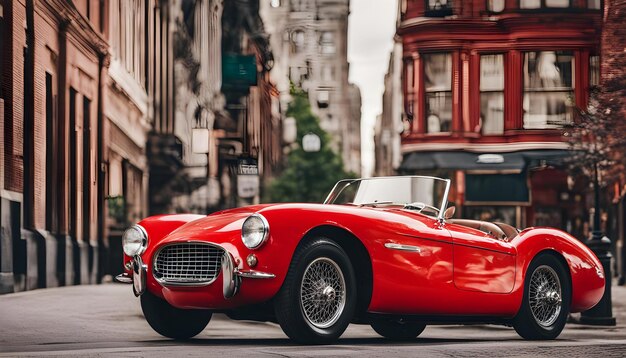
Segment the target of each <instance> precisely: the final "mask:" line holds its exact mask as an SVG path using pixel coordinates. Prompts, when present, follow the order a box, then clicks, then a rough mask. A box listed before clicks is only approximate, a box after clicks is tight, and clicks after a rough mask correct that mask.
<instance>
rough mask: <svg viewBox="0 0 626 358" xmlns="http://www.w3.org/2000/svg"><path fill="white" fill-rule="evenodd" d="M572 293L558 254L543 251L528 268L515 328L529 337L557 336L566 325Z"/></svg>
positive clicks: (551, 337)
mask: <svg viewBox="0 0 626 358" xmlns="http://www.w3.org/2000/svg"><path fill="white" fill-rule="evenodd" d="M571 296H572V288H571V285H570V280H569V275H568V272H567V269H566V268H565V266H564V265H563V264H562V263H561V261H560V260H559V259H558V258H556V257H555V256H554V255H551V254H548V253H543V254H539V255H538V256H537V257H536V258H534V259H533V261H532V262H531V263H530V265H529V266H528V270H527V271H526V278H525V279H524V297H523V299H522V306H521V307H520V310H519V312H518V313H517V316H515V318H514V320H513V327H514V328H515V331H517V333H518V334H519V335H520V336H522V337H523V338H525V339H535V340H537V339H555V338H556V337H558V336H559V334H561V331H562V330H563V327H565V321H566V320H567V315H568V313H569V303H570V299H571Z"/></svg>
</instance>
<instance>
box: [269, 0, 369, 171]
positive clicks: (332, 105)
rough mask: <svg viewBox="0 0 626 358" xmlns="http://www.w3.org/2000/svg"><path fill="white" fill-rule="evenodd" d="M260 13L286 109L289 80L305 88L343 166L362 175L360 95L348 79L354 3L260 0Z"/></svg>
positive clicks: (274, 78)
mask: <svg viewBox="0 0 626 358" xmlns="http://www.w3.org/2000/svg"><path fill="white" fill-rule="evenodd" d="M260 13H261V16H262V18H263V20H264V23H265V26H266V29H267V31H268V32H269V33H270V44H271V47H272V51H273V53H274V54H275V56H274V58H275V63H274V67H273V69H272V72H271V75H272V77H273V80H274V81H275V82H276V86H277V88H278V90H279V91H280V93H281V109H282V112H283V113H285V112H286V109H287V105H288V103H289V86H290V83H293V84H294V85H296V86H299V87H302V89H304V90H305V91H307V92H308V94H309V100H310V102H311V108H312V110H313V112H314V113H315V114H316V115H317V116H318V117H319V119H320V125H321V127H322V128H323V129H324V130H325V131H326V132H328V133H329V134H330V136H331V138H332V141H333V142H332V143H331V144H332V148H333V149H334V150H335V151H336V152H337V153H338V154H341V157H342V159H343V162H344V167H345V169H346V170H347V171H352V172H354V173H356V174H360V172H361V138H360V136H361V130H360V128H361V109H360V107H361V95H360V92H359V90H358V87H356V86H355V85H353V84H350V83H349V82H348V73H349V66H350V65H349V63H348V44H347V42H348V15H349V13H350V1H349V0H271V1H264V2H261V10H260Z"/></svg>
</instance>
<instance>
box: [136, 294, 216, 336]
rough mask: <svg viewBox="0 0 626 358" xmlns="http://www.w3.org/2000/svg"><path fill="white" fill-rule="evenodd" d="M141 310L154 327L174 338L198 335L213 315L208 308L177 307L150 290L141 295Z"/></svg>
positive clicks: (163, 334) (160, 332)
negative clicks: (189, 308)
mask: <svg viewBox="0 0 626 358" xmlns="http://www.w3.org/2000/svg"><path fill="white" fill-rule="evenodd" d="M141 310H142V311H143V315H144V316H145V317H146V320H147V321H148V324H149V325H150V327H152V329H154V330H155V331H156V332H157V333H159V334H160V335H162V336H165V337H168V338H174V339H188V338H191V337H194V336H196V335H197V334H198V333H200V332H202V330H204V328H205V327H206V326H207V324H209V321H210V320H211V316H212V312H211V311H208V310H185V309H180V308H176V307H174V306H172V305H170V304H169V303H167V302H166V301H165V300H163V299H161V298H160V297H157V296H155V295H153V294H151V293H150V292H149V291H146V292H145V293H144V294H143V295H141Z"/></svg>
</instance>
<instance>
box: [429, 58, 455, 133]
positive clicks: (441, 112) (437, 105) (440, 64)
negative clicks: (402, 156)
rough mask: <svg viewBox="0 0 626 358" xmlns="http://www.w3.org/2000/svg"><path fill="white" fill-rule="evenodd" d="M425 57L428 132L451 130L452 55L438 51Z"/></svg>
mask: <svg viewBox="0 0 626 358" xmlns="http://www.w3.org/2000/svg"><path fill="white" fill-rule="evenodd" d="M423 58H424V92H425V97H426V98H425V100H426V101H425V102H426V108H425V109H426V110H425V112H424V113H425V117H426V118H425V120H426V132H427V133H438V132H449V131H450V129H451V124H452V55H451V54H449V53H436V54H427V55H424V56H423Z"/></svg>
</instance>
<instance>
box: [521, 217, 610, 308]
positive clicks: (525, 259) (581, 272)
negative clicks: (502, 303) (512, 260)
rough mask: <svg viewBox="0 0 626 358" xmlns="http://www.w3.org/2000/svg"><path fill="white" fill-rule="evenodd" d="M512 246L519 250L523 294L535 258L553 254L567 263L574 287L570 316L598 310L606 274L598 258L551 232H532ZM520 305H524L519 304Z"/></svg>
mask: <svg viewBox="0 0 626 358" xmlns="http://www.w3.org/2000/svg"><path fill="white" fill-rule="evenodd" d="M511 243H512V244H513V245H515V246H516V247H517V252H518V256H517V267H519V268H521V269H520V270H517V278H516V280H515V281H516V288H515V289H514V291H515V290H517V289H519V291H520V292H523V287H522V285H523V284H524V278H525V277H526V273H527V272H526V271H527V270H528V266H529V265H530V262H531V261H532V259H533V258H535V257H536V256H537V255H538V254H539V253H541V252H543V251H553V252H556V253H558V254H559V256H560V257H561V258H562V259H564V260H565V262H566V263H567V268H568V270H569V274H570V278H571V284H572V301H571V305H570V310H571V312H580V311H585V310H588V309H590V308H592V307H593V306H595V305H596V304H597V303H598V302H599V301H600V299H601V298H602V295H603V294H604V282H605V281H604V271H603V269H602V265H601V263H600V261H599V260H598V258H597V257H596V255H595V254H594V253H593V252H592V251H591V250H590V249H589V248H588V247H587V246H585V245H584V244H583V243H582V242H580V241H579V240H577V239H575V238H574V237H572V236H570V235H569V234H567V233H565V232H563V231H560V230H557V229H552V228H529V229H526V230H524V231H522V232H521V233H520V234H519V236H517V237H516V238H514V239H513V240H512V241H511ZM520 303H521V301H520Z"/></svg>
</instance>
